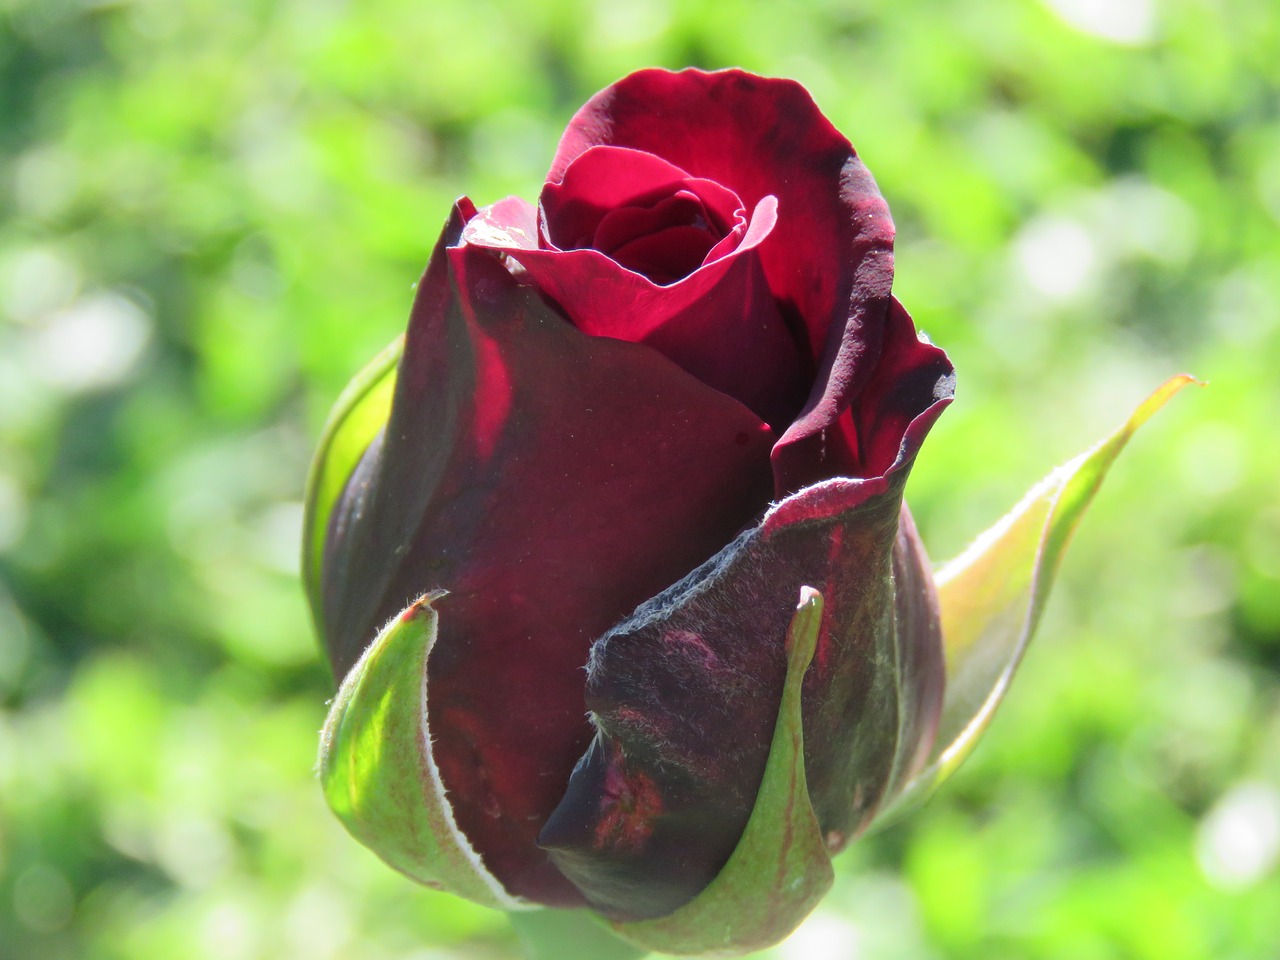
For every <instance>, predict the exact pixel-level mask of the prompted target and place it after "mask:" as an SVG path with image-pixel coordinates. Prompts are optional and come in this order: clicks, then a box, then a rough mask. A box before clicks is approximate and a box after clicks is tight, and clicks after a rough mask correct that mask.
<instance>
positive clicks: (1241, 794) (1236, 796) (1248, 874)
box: [1196, 782, 1280, 890]
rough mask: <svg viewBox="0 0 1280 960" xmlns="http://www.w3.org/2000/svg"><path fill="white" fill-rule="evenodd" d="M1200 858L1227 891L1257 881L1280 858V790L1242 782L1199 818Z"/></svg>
mask: <svg viewBox="0 0 1280 960" xmlns="http://www.w3.org/2000/svg"><path fill="white" fill-rule="evenodd" d="M1196 859H1197V860H1199V862H1200V869H1201V871H1203V873H1204V875H1205V876H1206V877H1207V878H1208V879H1209V881H1210V882H1211V883H1213V884H1215V885H1216V886H1219V887H1223V888H1226V889H1229V890H1239V889H1242V888H1244V887H1249V886H1252V885H1253V884H1255V883H1257V882H1258V881H1259V880H1261V879H1262V878H1263V877H1265V876H1266V875H1267V874H1268V873H1270V872H1271V871H1272V870H1273V869H1274V868H1275V866H1276V863H1277V861H1280V790H1277V789H1276V788H1275V787H1273V786H1271V785H1270V784H1266V783H1258V782H1251V783H1241V784H1238V785H1237V786H1235V787H1233V788H1232V789H1231V790H1229V791H1228V792H1227V794H1226V795H1225V796H1223V797H1222V798H1221V799H1220V800H1219V801H1218V802H1217V804H1215V805H1214V807H1213V809H1212V810H1210V811H1209V813H1208V814H1207V815H1206V816H1205V818H1204V819H1203V820H1202V821H1200V828H1199V830H1198V831H1197V834H1196Z"/></svg>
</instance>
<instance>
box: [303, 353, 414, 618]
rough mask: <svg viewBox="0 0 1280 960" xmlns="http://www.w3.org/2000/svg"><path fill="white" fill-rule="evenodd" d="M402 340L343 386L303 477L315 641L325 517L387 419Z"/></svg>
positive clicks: (308, 587)
mask: <svg viewBox="0 0 1280 960" xmlns="http://www.w3.org/2000/svg"><path fill="white" fill-rule="evenodd" d="M403 349H404V337H398V338H396V339H395V340H393V341H392V342H391V343H389V344H388V345H387V346H386V347H385V348H384V349H383V351H382V352H381V353H379V354H378V355H377V356H376V357H374V358H373V360H372V361H370V362H369V363H368V365H366V366H365V368H364V369H363V370H361V371H360V372H359V373H358V374H356V376H355V379H353V380H352V381H351V382H350V383H348V384H347V386H346V389H344V390H343V391H342V393H341V394H340V395H339V397H338V401H337V402H336V403H335V404H334V405H333V410H332V411H330V413H329V419H328V420H327V421H325V425H324V432H323V433H322V434H321V435H320V445H319V447H318V448H317V449H316V455H315V459H313V460H312V461H311V471H310V473H308V475H307V490H306V496H305V501H304V502H305V503H306V510H305V514H304V519H303V524H302V580H303V583H304V584H305V585H306V590H307V599H308V600H309V601H310V603H311V616H312V618H313V619H314V621H315V627H316V633H317V635H319V636H321V637H323V636H324V629H323V627H324V625H323V624H322V623H321V617H322V616H323V614H322V611H323V609H324V606H323V604H322V603H321V598H320V574H321V570H322V566H323V562H324V541H325V534H326V532H327V531H328V529H329V515H330V514H331V513H332V512H333V508H334V506H335V505H336V504H337V502H338V498H339V497H340V496H342V490H343V488H344V487H345V486H346V485H347V480H349V479H350V477H351V474H352V472H353V471H354V470H355V468H356V465H357V464H358V463H359V462H360V458H361V457H362V456H364V452H365V451H366V450H367V449H369V444H370V443H372V442H373V440H374V438H375V437H376V436H377V435H378V431H379V430H381V429H382V427H383V425H384V424H385V423H386V422H387V417H388V416H389V415H390V413H391V396H392V394H393V393H394V392H395V385H396V367H397V365H398V364H399V362H400V354H401V351H402V350H403Z"/></svg>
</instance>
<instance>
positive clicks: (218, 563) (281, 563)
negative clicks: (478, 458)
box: [0, 0, 1280, 960]
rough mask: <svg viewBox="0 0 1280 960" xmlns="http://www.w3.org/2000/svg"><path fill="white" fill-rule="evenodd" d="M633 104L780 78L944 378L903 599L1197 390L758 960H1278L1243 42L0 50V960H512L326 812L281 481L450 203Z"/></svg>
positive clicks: (264, 30)
mask: <svg viewBox="0 0 1280 960" xmlns="http://www.w3.org/2000/svg"><path fill="white" fill-rule="evenodd" d="M648 64H662V65H667V66H683V65H685V64H696V65H701V66H706V67H719V66H727V65H734V64H737V65H741V66H744V67H747V68H750V69H754V70H757V71H760V72H763V73H773V74H782V75H788V76H793V77H795V78H797V79H799V80H801V81H802V82H804V83H805V84H806V85H807V86H808V87H809V88H810V89H811V90H812V91H813V93H814V95H815V97H816V99H817V100H818V102H819V104H820V105H821V106H822V107H823V108H824V109H825V110H826V111H827V113H828V114H829V115H830V116H831V118H832V120H833V121H834V122H835V123H836V125H837V126H838V127H839V128H840V129H841V130H843V131H844V132H846V133H847V134H848V135H849V136H850V138H851V139H852V140H853V141H854V143H855V144H856V145H857V146H858V149H859V151H860V152H861V154H862V155H863V157H864V159H865V160H866V161H867V163H868V165H869V166H870V168H871V169H872V170H873V171H874V172H875V175H876V177H877V179H878V181H879V183H880V185H881V188H882V190H883V191H884V193H885V195H886V196H887V197H888V199H889V202H890V205H891V207H892V209H893V211H894V215H895V219H896V221H897V223H898V228H899V246H898V250H899V255H898V280H897V286H896V290H897V293H898V295H899V297H900V298H901V299H902V301H903V302H904V303H905V304H907V306H908V307H909V309H910V310H911V311H912V313H913V314H914V316H915V317H916V319H917V322H918V323H919V324H920V326H921V327H922V328H923V329H925V330H926V331H928V333H929V334H930V335H931V336H932V337H933V339H934V340H935V341H936V342H938V343H940V344H943V345H944V346H945V347H946V348H947V349H948V351H949V352H950V354H951V356H952V359H953V360H954V361H955V363H956V367H957V369H958V371H959V376H960V386H959V399H958V400H957V402H956V404H955V405H953V407H952V408H951V409H950V410H949V411H948V412H947V413H946V415H945V416H944V417H943V418H942V420H941V421H940V423H939V426H938V427H937V429H936V430H935V431H934V433H933V435H932V436H931V437H930V439H929V442H928V444H927V445H926V446H925V448H924V451H923V453H922V455H921V458H920V460H919V463H918V465H917V467H916V468H915V472H914V474H913V478H912V485H911V487H910V489H909V490H908V497H909V499H910V501H911V504H912V508H913V510H914V512H915V515H916V518H917V521H918V523H919V525H920V527H921V529H922V530H923V532H924V534H925V536H926V539H927V541H928V542H929V544H930V546H931V549H932V551H933V553H934V555H935V556H936V557H938V558H946V557H950V556H953V555H955V554H957V553H959V552H960V550H961V549H962V548H963V546H964V545H965V543H966V542H967V540H968V539H969V538H970V537H972V536H973V535H974V534H975V533H976V532H978V531H979V530H982V529H985V528H986V527H987V526H988V525H990V523H991V522H993V521H994V520H995V519H996V518H997V517H999V516H1000V515H1002V514H1003V513H1004V512H1005V511H1006V510H1007V509H1008V507H1009V505H1010V504H1012V503H1013V502H1015V501H1016V500H1017V498H1018V497H1019V496H1020V495H1021V494H1022V493H1023V491H1025V490H1026V489H1027V488H1029V487H1030V486H1031V485H1032V483H1033V482H1034V481H1035V480H1036V479H1038V478H1039V477H1041V476H1043V475H1044V474H1045V472H1046V471H1047V469H1048V468H1049V467H1050V466H1052V465H1053V464H1055V463H1059V462H1061V461H1063V460H1065V459H1066V458H1067V457H1068V456H1070V455H1072V454H1074V453H1075V452H1076V451H1078V450H1080V449H1082V448H1084V447H1085V446H1086V445H1087V444H1089V443H1090V442H1092V441H1093V440H1094V439H1095V438H1096V437H1097V436H1099V435H1101V434H1102V433H1104V432H1105V431H1106V430H1108V429H1110V428H1111V427H1112V426H1113V425H1114V422H1115V420H1116V419H1117V414H1118V413H1119V412H1120V411H1123V410H1127V409H1130V408H1131V407H1132V406H1133V405H1134V404H1135V403H1136V402H1137V401H1138V400H1139V399H1140V397H1141V396H1142V395H1143V394H1144V393H1145V392H1146V390H1147V389H1149V388H1150V386H1151V385H1153V384H1155V383H1158V382H1160V381H1161V380H1162V379H1164V378H1165V376H1167V375H1168V374H1170V373H1174V372H1177V371H1179V370H1183V369H1186V370H1190V371H1192V372H1194V373H1196V374H1197V375H1199V376H1201V377H1202V378H1204V379H1207V380H1209V381H1211V386H1210V388H1209V389H1207V390H1204V391H1198V392H1197V393H1196V395H1195V396H1194V397H1193V398H1185V399H1184V400H1182V401H1181V402H1179V403H1177V404H1174V405H1173V406H1172V407H1171V408H1170V409H1169V410H1168V411H1166V412H1165V413H1164V414H1162V415H1161V417H1160V418H1158V419H1157V420H1155V421H1154V422H1153V423H1152V424H1151V425H1150V426H1148V427H1147V428H1145V435H1140V436H1139V437H1138V438H1137V439H1136V440H1135V441H1134V443H1133V444H1132V447H1131V449H1129V450H1128V451H1127V452H1126V454H1125V457H1124V458H1123V459H1122V460H1121V461H1120V462H1119V463H1118V465H1117V467H1116V469H1115V471H1114V472H1113V473H1112V475H1111V476H1110V477H1109V479H1108V481H1107V489H1105V490H1104V491H1103V492H1102V493H1101V494H1100V496H1099V498H1098V501H1097V503H1096V504H1095V505H1094V506H1093V507H1092V508H1091V512H1090V515H1089V517H1088V518H1087V519H1086V520H1085V522H1084V523H1083V524H1082V526H1081V529H1080V532H1079V534H1078V535H1077V537H1076V539H1075V541H1074V543H1073V545H1072V548H1071V551H1070V552H1069V553H1068V555H1067V558H1066V561H1065V563H1064V565H1063V567H1062V570H1061V572H1060V574H1059V578H1058V582H1057V584H1056V586H1055V591H1056V592H1055V596H1054V599H1053V600H1052V601H1051V602H1050V603H1049V605H1048V607H1047V609H1046V611H1045V616H1044V620H1043V623H1042V625H1041V627H1040V631H1039V639H1038V640H1037V641H1036V645H1035V646H1033V647H1032V649H1031V651H1030V653H1029V655H1028V656H1027V658H1026V660H1025V662H1024V663H1023V665H1022V667H1021V668H1020V673H1019V677H1018V680H1017V682H1016V683H1015V684H1014V685H1013V687H1012V688H1011V690H1010V693H1009V696H1008V698H1007V699H1006V701H1005V704H1004V705H1003V706H1002V708H1001V711H1000V713H999V714H998V715H997V717H996V719H995V720H994V721H993V723H992V725H991V728H990V730H989V732H988V734H987V737H986V739H985V740H984V743H983V746H982V749H980V750H978V751H977V752H976V753H975V754H974V756H973V757H972V758H971V759H970V760H969V761H968V762H967V763H966V765H965V766H964V767H963V768H962V769H961V770H960V772H959V773H958V774H957V775H956V776H955V777H954V778H953V779H952V780H951V781H950V782H949V783H948V784H947V785H946V787H944V788H943V789H942V790H941V791H940V792H939V794H938V795H937V796H936V797H935V798H934V799H933V800H932V801H931V802H930V803H929V805H928V806H926V807H925V808H924V809H923V810H922V811H920V812H919V813H917V814H915V815H914V816H913V817H912V818H909V819H907V820H904V821H903V822H902V823H901V824H900V825H898V826H896V827H894V828H893V829H891V830H888V831H886V832H884V833H882V834H879V835H877V836H875V837H871V838H868V839H865V840H863V841H860V842H859V843H857V844H855V845H853V847H851V849H850V850H849V851H848V852H846V853H845V854H843V855H842V856H841V857H840V858H839V859H837V861H836V866H837V876H836V881H835V886H834V888H833V890H832V893H831V895H830V896H829V898H828V899H827V901H826V902H825V903H824V905H823V906H822V907H821V908H820V909H819V912H818V913H817V914H816V915H815V917H814V918H813V919H812V920H811V921H809V922H808V923H806V924H805V925H804V926H803V927H802V928H801V929H800V931H799V932H798V933H797V934H796V935H795V937H794V938H793V939H792V940H791V941H789V942H788V943H786V944H784V945H782V946H781V947H779V948H777V949H775V950H774V951H771V953H770V955H771V956H773V957H777V958H782V960H791V958H795V957H800V956H803V957H806V958H812V960H821V958H824V957H831V958H836V957H840V958H843V957H847V956H849V955H851V954H852V953H854V952H855V949H856V953H857V955H858V956H860V957H868V958H880V957H885V958H887V957H939V956H947V957H961V958H965V957H972V958H975V960H977V958H981V960H989V958H1001V957H1019V958H1041V957H1073V958H1076V957H1083V958H1109V957H1139V958H1143V957H1152V958H1157V957H1158V958H1174V960H1180V958H1202V957H1203V958H1213V960H1218V958H1226V960H1231V958H1248V957H1257V956H1270V955H1275V954H1277V953H1278V952H1280V918H1278V917H1277V913H1276V911H1275V909H1274V905H1275V903H1276V902H1278V901H1280V874H1278V873H1277V869H1276V864H1275V848H1276V844H1277V840H1276V835H1277V832H1278V831H1280V750H1277V749H1276V744H1277V742H1280V696H1278V695H1277V683H1276V680H1277V672H1278V671H1280V508H1278V507H1277V501H1276V496H1275V490H1276V478H1277V477H1278V476H1280V444H1277V443H1276V442H1275V431H1276V422H1277V419H1278V418H1280V385H1278V382H1277V378H1276V375H1275V364H1276V357H1278V356H1280V107H1278V106H1277V105H1278V104H1280V95H1278V93H1277V91H1278V90H1280V16H1277V14H1276V12H1275V10H1274V3H1273V2H1272V0H1222V2H1220V3H1218V4H1207V3H1203V2H1200V0H1160V2H1157V0H1113V2H1111V3H1109V4H1102V3H1083V2H1072V0H972V2H966V3H961V4H956V3H948V2H943V0H903V2H899V3H894V4H875V3H869V2H860V3H849V2H843V0H812V2H807V3H803V4H802V3H798V2H788V0H781V2H775V3H756V2H750V3H743V4H714V3H710V2H706V0H617V2H614V3H609V4H603V3H595V2H587V0H550V2H545V3H525V4H502V3H497V2H495V0H469V2H466V3H459V2H432V3H422V2H409V0H368V2H361V3H350V4H343V3H337V2H328V0H321V2H316V0H307V2H303V0H231V2H224V3H214V2H211V0H109V2H97V0H94V2H91V0H0V957H4V958H5V960H8V958H9V957H13V958H15V960H17V958H20V960H27V958H34V957H39V958H41V960H45V958H48V960H62V958H76V960H124V958H129V960H133V958H138V960H153V958H154V960H160V958H163V960H169V958H172V957H190V958H194V960H200V958H203V957H210V958H215V957H216V958H217V960H234V958H250V960H256V958H264V960H265V958H271V960H278V958H284V957H298V958H307V960H323V958H327V957H359V958H361V960H366V958H368V960H383V958H388V960H390V958H406V960H409V958H412V960H426V958H441V957H459V958H490V957H492V958H495V960H496V958H507V957H512V956H515V955H516V951H517V950H518V944H517V942H516V939H515V937H514V935H513V934H512V933H511V931H510V929H509V928H508V926H507V924H506V922H505V921H504V920H503V919H502V917H501V916H500V915H498V914H496V913H492V912H490V911H487V910H484V909H483V908H480V907H474V906H471V905H469V904H467V903H465V902H464V901H461V900H458V899H456V898H452V897H448V896H445V895H442V894H437V893H433V892H431V891H426V890H423V889H421V888H419V887H417V886H415V885H413V884H412V883H410V882H409V881H407V880H405V879H404V878H402V877H401V876H399V875H398V874H396V873H395V872H393V871H391V870H389V869H387V868H386V867H385V866H384V865H383V864H382V863H381V862H379V861H378V860H377V859H376V858H375V857H374V856H373V855H371V854H369V853H368V852H366V851H365V850H364V849H363V848H361V847H360V846H359V845H358V844H356V843H355V842H354V841H352V840H351V839H350V838H349V837H347V836H346V834H345V833H344V831H343V829H342V827H341V825H340V824H339V823H338V822H337V821H336V820H334V819H333V818H332V816H331V815H330V814H329V813H328V811H327V810H326V809H325V805H324V801H323V797H322V795H321V791H320V788H319V784H318V783H317V782H316V779H315V777H314V775H313V766H314V750H315V736H316V732H317V731H318V730H319V728H320V725H321V723H322V721H323V718H324V713H325V706H324V703H325V701H326V700H327V699H328V698H330V697H331V696H332V695H333V688H332V681H331V678H330V677H329V674H328V670H327V668H325V667H324V666H322V665H321V662H320V659H319V656H318V654H317V651H316V648H315V643H314V640H313V638H312V636H311V630H310V624H309V618H308V615H307V611H306V604H305V602H304V600H303V596H302V591H301V588H300V585H299V576H298V559H297V554H298V543H299V540H300V536H301V517H302V510H301V500H302V496H303V478H304V477H305V475H306V470H307V463H308V460H309V458H310V455H311V451H312V449H313V447H314V445H315V443H316V442H317V440H318V438H319V435H320V431H321V427H322V424H323V422H324V417H325V415H326V413H327V411H328V410H329V409H330V407H331V405H332V404H333V402H334V400H335V398H336V397H337V396H338V393H339V392H340V390H341V389H342V386H343V384H345V383H346V382H347V380H348V379H349V378H350V376H351V374H352V373H353V371H355V370H356V369H358V367H359V366H360V365H361V364H362V363H364V361H365V360H366V359H367V358H368V357H370V356H373V355H374V354H376V353H377V351H378V350H379V349H380V348H381V347H383V345H385V344H386V343H387V342H388V341H389V340H390V339H392V338H393V337H394V336H396V335H397V334H398V333H399V332H400V331H401V330H402V328H403V324H404V320H405V317H406V316H407V313H408V309H409V304H410V299H411V295H412V289H411V288H412V284H413V283H414V281H415V280H416V278H417V276H418V275H419V273H420V271H421V268H422V266H423V264H424V261H425V258H426V256H427V254H428V252H429V250H430V247H431V244H432V243H433V242H434V240H435V235H436V230H437V228H438V225H439V223H440V221H441V220H442V219H443V217H444V216H445V214H446V212H447V210H448V204H449V203H450V202H451V201H452V199H453V198H454V196H456V195H457V194H459V193H462V192H466V193H468V194H470V195H471V196H472V197H474V198H475V199H476V201H477V202H480V203H484V202H489V201H491V200H493V199H496V198H498V197H500V196H502V195H504V194H506V193H520V194H523V195H525V196H529V197H532V196H534V195H536V193H537V190H538V188H539V185H540V182H541V177H542V174H543V173H544V171H545V169H546V167H547V165H548V163H549V160H550V156H551V153H552V150H553V148H554V145H555V141H556V138H557V136H558V135H559V131H560V129H561V128H562V126H563V124H564V122H565V121H566V120H567V118H568V117H569V116H570V114H571V113H572V111H573V110H574V109H576V107H577V106H578V104H580V103H581V102H582V100H583V99H585V97H586V96H588V95H589V94H590V93H592V92H593V91H594V90H595V89H597V88H598V87H600V86H602V85H604V84H606V83H608V82H610V81H612V80H614V79H616V78H617V77H618V76H621V75H622V74H624V73H626V72H627V71H629V70H631V69H633V68H635V67H638V66H642V65H648ZM569 960H576V958H569ZM582 960H591V958H589V957H584V958H582Z"/></svg>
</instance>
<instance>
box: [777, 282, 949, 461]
mask: <svg viewBox="0 0 1280 960" xmlns="http://www.w3.org/2000/svg"><path fill="white" fill-rule="evenodd" d="M832 377H833V379H834V380H836V381H837V382H838V381H840V380H841V378H842V377H843V371H841V370H840V369H838V368H837V369H836V370H834V371H833V372H832ZM837 389H838V388H833V393H834V392H836V391H837ZM954 393H955V368H954V367H952V365H951V361H950V360H948V359H947V355H946V354H945V353H944V352H943V351H941V350H939V349H938V348H937V347H935V346H934V345H933V344H931V343H929V342H928V341H927V340H924V339H922V338H921V337H920V336H919V335H918V334H917V333H916V328H915V324H913V323H912V322H911V316H910V315H909V314H908V313H907V311H906V309H905V308H904V307H903V306H902V304H900V303H898V301H897V300H893V299H891V300H890V307H889V312H888V316H887V317H886V324H885V330H884V338H883V345H882V348H881V354H880V362H879V363H878V365H877V366H876V368H875V370H874V371H873V372H872V374H871V376H870V377H869V378H868V379H867V381H866V384H865V386H864V387H863V389H862V391H861V393H860V394H859V395H858V396H857V398H856V399H855V400H854V401H853V403H852V405H851V406H850V407H848V408H847V409H846V410H845V411H844V412H843V413H841V414H840V415H839V417H837V419H836V421H835V423H834V424H833V426H832V427H831V428H829V429H827V430H826V431H824V432H819V433H817V434H811V435H808V436H804V437H801V438H800V439H799V440H797V441H796V442H795V443H793V444H792V445H791V447H790V449H789V451H788V455H789V460H788V462H789V463H790V464H791V465H792V466H794V467H796V468H797V473H798V475H800V476H808V477H812V478H814V479H815V480H817V479H822V478H824V477H833V476H835V477H876V476H881V475H883V474H884V473H885V472H886V471H888V470H889V469H890V467H891V466H892V464H894V463H895V462H897V461H899V460H901V459H902V458H903V456H904V448H905V449H906V453H905V455H909V456H914V455H915V452H916V451H917V450H919V448H920V444H921V442H923V440H924V436H925V434H926V433H928V431H929V428H930V427H932V426H933V424H934V421H935V420H937V418H938V416H940V415H941V413H942V411H943V410H944V409H945V407H946V405H947V403H948V402H949V401H950V399H951V397H952V395H953V394H954ZM925 406H927V407H928V410H926V411H925V412H924V413H921V412H920V411H921V409H922V408H923V407H925ZM788 435H790V431H788ZM780 445H781V444H780ZM777 466H778V452H777V449H776V448H775V450H774V467H775V472H776V469H777Z"/></svg>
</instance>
